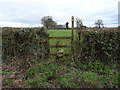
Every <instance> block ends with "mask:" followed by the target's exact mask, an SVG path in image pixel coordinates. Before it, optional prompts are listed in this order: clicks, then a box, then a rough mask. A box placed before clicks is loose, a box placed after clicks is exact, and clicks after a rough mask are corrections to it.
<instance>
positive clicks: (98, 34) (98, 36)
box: [73, 30, 120, 63]
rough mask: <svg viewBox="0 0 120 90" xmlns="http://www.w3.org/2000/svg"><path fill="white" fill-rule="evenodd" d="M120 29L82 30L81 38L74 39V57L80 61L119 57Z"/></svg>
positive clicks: (106, 59)
mask: <svg viewBox="0 0 120 90" xmlns="http://www.w3.org/2000/svg"><path fill="white" fill-rule="evenodd" d="M119 42H120V30H114V31H113V30H110V31H105V30H103V31H102V30H101V31H88V32H85V31H83V33H82V35H81V40H80V41H79V40H76V41H74V44H73V47H74V50H73V52H74V53H75V54H74V56H75V58H79V59H80V60H81V61H84V62H85V61H91V60H93V61H94V60H101V61H104V62H106V63H107V62H110V61H113V60H114V61H115V60H119V59H120V43H119Z"/></svg>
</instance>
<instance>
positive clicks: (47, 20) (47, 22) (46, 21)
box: [41, 16, 57, 29]
mask: <svg viewBox="0 0 120 90" xmlns="http://www.w3.org/2000/svg"><path fill="white" fill-rule="evenodd" d="M41 24H42V25H43V26H45V27H46V28H48V29H55V28H56V25H57V23H56V22H55V21H54V20H53V18H52V16H44V17H43V18H41Z"/></svg>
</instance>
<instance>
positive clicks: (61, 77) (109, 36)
mask: <svg viewBox="0 0 120 90" xmlns="http://www.w3.org/2000/svg"><path fill="white" fill-rule="evenodd" d="M48 33H49V34H50V36H65V35H66V33H67V34H69V35H66V36H70V35H71V31H70V30H66V31H65V32H63V30H61V31H60V30H58V33H56V31H48ZM60 33H61V34H62V35H60ZM75 34H76V33H75ZM2 36H3V40H2V44H3V57H2V59H3V61H4V60H9V59H15V60H14V61H13V62H14V65H16V67H17V69H14V71H12V72H10V71H11V70H12V68H13V67H12V68H11V70H9V68H8V67H7V70H6V68H4V71H3V72H2V74H3V76H6V78H4V81H3V82H4V85H7V86H8V87H9V86H10V85H11V82H13V81H14V83H12V84H13V85H14V84H15V83H16V82H17V81H16V80H13V77H15V75H18V76H19V74H20V73H23V72H24V74H23V76H24V78H21V76H19V77H20V79H19V80H18V82H23V81H24V83H25V84H26V87H27V88H35V87H38V88H42V87H43V88H66V87H67V88H119V86H120V78H119V75H120V73H119V60H120V43H119V42H120V31H119V30H116V31H89V32H85V31H83V33H82V34H81V36H80V40H78V39H77V38H76V39H75V41H74V44H73V46H74V48H73V51H71V53H73V55H71V53H70V55H69V57H64V56H63V57H61V58H58V60H56V56H55V57H52V58H51V57H50V58H48V55H49V42H48V37H49V35H48V34H47V33H46V32H45V30H43V29H40V28H34V29H32V28H23V29H17V28H14V30H13V28H3V34H2ZM50 42H51V43H50V44H55V42H54V40H53V41H50ZM61 43H65V44H66V43H68V44H69V43H70V42H68V41H67V40H63V41H61ZM63 45H64V44H63ZM53 52H54V51H53ZM28 57H30V58H31V57H33V58H31V60H35V61H33V63H30V66H29V67H28V68H24V69H23V68H22V67H20V66H19V65H23V66H25V67H26V65H24V64H19V63H18V62H17V60H18V58H19V59H23V60H22V62H24V63H28V62H29V61H27V58H28ZM16 58H17V59H16ZM39 59H43V60H39ZM25 61H26V62H25ZM37 61H39V62H37ZM10 62H11V61H10ZM35 62H37V63H35ZM5 63H6V62H5ZM8 65H9V62H8V63H7V64H6V66H8ZM12 65H13V64H11V65H10V66H9V67H11V66H12ZM14 65H13V66H14ZM18 66H19V67H18ZM3 67H4V66H3ZM16 70H18V72H19V73H18V72H17V71H16ZM22 70H23V71H22ZM11 77H12V78H11ZM21 79H22V80H21ZM24 83H23V84H24ZM17 85H19V83H17ZM22 86H24V85H22Z"/></svg>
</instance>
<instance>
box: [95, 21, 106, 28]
mask: <svg viewBox="0 0 120 90" xmlns="http://www.w3.org/2000/svg"><path fill="white" fill-rule="evenodd" d="M95 25H96V27H98V28H99V29H100V28H101V27H103V25H104V24H103V21H102V20H100V19H99V20H97V21H95Z"/></svg>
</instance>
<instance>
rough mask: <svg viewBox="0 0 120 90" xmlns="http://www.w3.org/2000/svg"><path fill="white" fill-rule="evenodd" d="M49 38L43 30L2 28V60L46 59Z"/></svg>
mask: <svg viewBox="0 0 120 90" xmlns="http://www.w3.org/2000/svg"><path fill="white" fill-rule="evenodd" d="M48 37H49V35H48V34H47V33H46V32H45V30H44V29H43V28H2V60H3V61H4V60H10V59H13V58H27V57H28V56H33V57H34V58H37V59H46V58H47V57H48V53H49V43H48Z"/></svg>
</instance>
